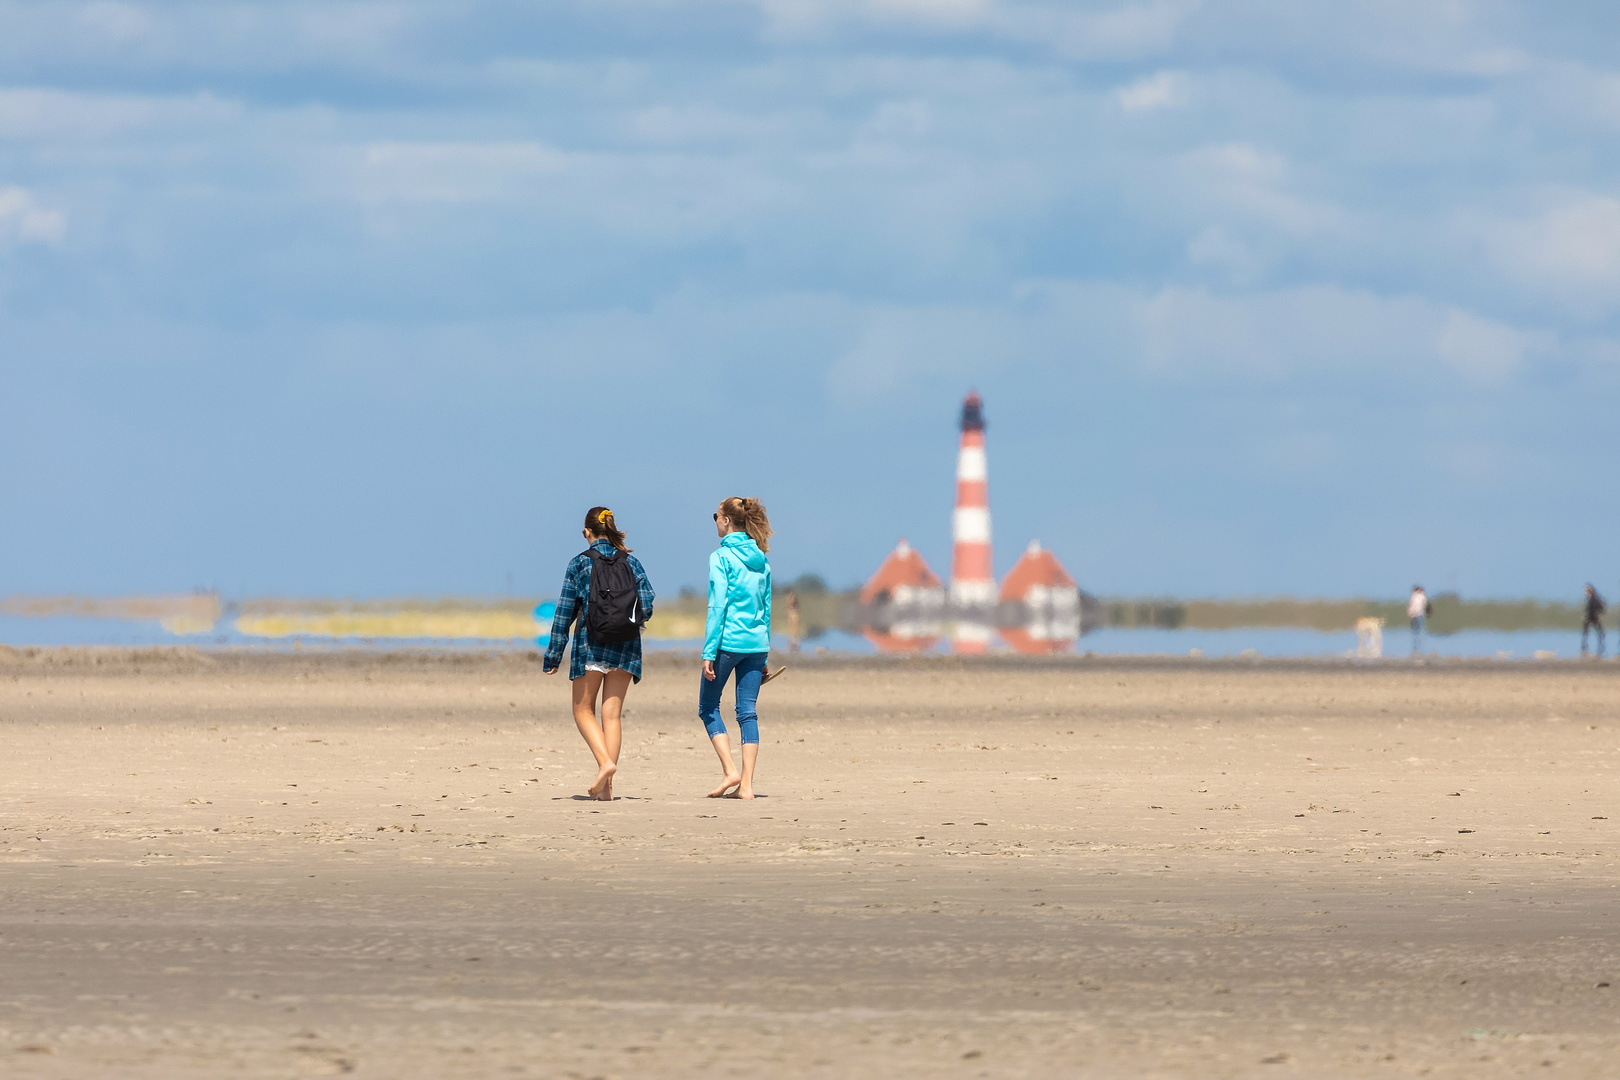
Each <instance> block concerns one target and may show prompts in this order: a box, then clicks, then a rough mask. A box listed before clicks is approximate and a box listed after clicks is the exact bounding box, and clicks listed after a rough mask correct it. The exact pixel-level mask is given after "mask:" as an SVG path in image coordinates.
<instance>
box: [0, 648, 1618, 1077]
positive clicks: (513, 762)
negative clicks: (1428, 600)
mask: <svg viewBox="0 0 1620 1080" xmlns="http://www.w3.org/2000/svg"><path fill="white" fill-rule="evenodd" d="M696 689H697V675H696V671H695V664H694V662H693V661H692V660H691V659H690V658H688V659H684V660H682V659H677V658H672V657H667V656H663V657H656V658H651V659H650V660H649V663H648V673H647V677H646V679H645V680H644V681H643V682H642V683H641V684H640V685H639V686H637V687H635V688H634V689H633V691H632V694H631V697H630V700H629V708H628V711H627V716H626V738H625V749H624V757H623V762H622V766H621V772H620V775H619V779H618V781H617V784H616V793H617V795H618V796H619V798H618V800H617V801H615V802H614V803H612V804H600V803H594V802H587V801H584V800H583V798H582V797H581V793H582V791H583V789H584V787H585V785H586V784H587V783H588V781H589V778H590V777H591V776H592V775H593V773H594V769H592V768H591V767H590V759H589V755H588V754H587V753H586V751H585V749H584V747H583V744H582V743H581V741H580V739H579V737H578V736H577V734H576V733H575V731H574V729H573V723H572V720H571V719H570V717H569V714H568V710H567V690H568V684H567V682H566V681H565V680H564V679H562V678H561V677H553V678H547V677H544V676H542V675H541V674H540V671H539V667H538V665H537V664H535V663H533V662H532V661H530V660H528V659H527V658H525V657H522V656H517V655H490V656H461V657H456V656H439V657H433V656H424V655H385V654H377V653H362V652H353V653H330V654H320V655H298V654H295V653H283V654H278V655H268V656H267V655H239V654H230V653H226V654H218V655H213V656H197V655H191V656H188V655H186V654H183V653H147V654H128V653H117V652H113V651H105V652H99V653H98V652H93V651H79V652H69V653H60V654H50V655H47V656H43V657H34V658H30V657H27V656H23V655H20V654H11V655H8V656H5V657H0V732H3V737H4V747H5V752H4V754H3V756H0V895H3V898H4V905H3V908H0V912H3V914H0V1076H29V1077H63V1078H66V1077H75V1078H83V1077H153V1078H156V1077H164V1078H178V1077H217V1076H225V1075H230V1076H240V1077H287V1076H301V1075H323V1074H332V1075H337V1074H353V1075H355V1076H372V1077H402V1078H415V1077H422V1078H427V1077H434V1078H438V1077H447V1076H455V1077H486V1076H487V1077H508V1076H518V1075H528V1076H555V1077H578V1078H587V1077H604V1078H607V1077H632V1076H658V1077H699V1076H704V1077H709V1076H739V1077H740V1076H757V1077H765V1076H805V1077H844V1076H852V1075H873V1076H875V1075H884V1074H888V1075H897V1076H942V1077H980V1076H989V1077H1022V1076H1029V1077H1037V1076H1039V1077H1052V1076H1072V1075H1086V1076H1099V1077H1105V1076H1163V1077H1247V1076H1256V1077H1277V1076H1288V1075H1295V1076H1312V1077H1322V1076H1353V1077H1359V1076H1392V1075H1393V1076H1401V1075H1414V1076H1415V1075H1423V1076H1431V1077H1459V1078H1460V1077H1481V1076H1521V1075H1528V1074H1536V1075H1564V1076H1583V1077H1586V1076H1589V1077H1605V1076H1614V1075H1616V1072H1617V1069H1620V1066H1617V1064H1616V1063H1617V1062H1620V1021H1617V1018H1620V997H1617V995H1620V989H1617V987H1620V891H1617V888H1616V887H1617V885H1620V866H1617V857H1616V853H1617V851H1620V784H1617V779H1620V777H1617V774H1616V768H1617V766H1620V719H1617V716H1620V714H1617V706H1620V665H1614V664H1608V663H1603V664H1599V663H1591V664H1585V665H1581V664H1575V663H1546V664H1534V663H1518V664H1507V663H1499V664H1485V663H1480V664H1461V663H1458V664H1440V665H1431V666H1420V667H1419V666H1413V667H1409V666H1404V665H1402V664H1398V663H1394V664H1388V665H1383V666H1363V667H1357V666H1352V665H1349V664H1328V663H1282V662H1262V663H1238V662H1233V663H1215V662H1197V661H1177V662H1154V661H1127V660H1111V661H1105V660H1085V659H1070V660H1065V661H1052V662H1046V663H1039V662H1027V663H1026V662H1018V661H1005V660H1001V661H998V660H987V661H984V662H979V663H968V662H962V661H954V660H948V659H930V660H916V661H904V660H893V661H859V662H854V661H844V662H835V661H826V660H822V661H817V660H814V659H808V658H807V659H805V660H796V661H794V666H793V667H792V669H791V670H790V671H789V673H788V674H787V675H786V676H785V677H784V678H783V679H781V680H779V681H778V682H775V683H772V684H771V685H770V686H768V687H767V688H766V690H765V693H764V695H763V697H762V700H761V730H762V738H763V744H762V754H761V764H760V773H759V778H758V790H759V791H760V792H761V793H762V795H764V796H765V797H764V798H761V799H758V800H756V801H754V802H752V803H743V802H737V801H734V800H726V801H721V800H709V799H705V798H703V797H702V793H703V792H705V791H707V790H708V789H709V787H711V786H712V785H713V783H714V781H715V779H716V778H717V770H716V767H715V763H714V759H713V754H712V752H711V751H710V749H709V747H708V744H707V742H706V740H705V738H704V735H703V731H702V728H701V725H700V724H699V722H698V720H697V719H696V716H695V696H696ZM728 699H729V695H728ZM727 712H728V714H729V701H728V709H727ZM734 738H735V736H734Z"/></svg>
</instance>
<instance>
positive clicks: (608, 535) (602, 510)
mask: <svg viewBox="0 0 1620 1080" xmlns="http://www.w3.org/2000/svg"><path fill="white" fill-rule="evenodd" d="M585 531H586V532H588V533H590V534H591V535H592V536H599V537H601V538H602V539H603V540H606V541H607V542H608V543H610V544H612V545H613V546H614V547H616V548H618V549H619V550H620V551H624V552H628V551H629V550H630V548H629V547H628V546H626V545H625V542H624V533H622V532H620V531H619V527H618V526H617V525H615V524H614V523H613V511H611V510H609V509H608V508H607V507H605V506H593V507H591V508H590V509H589V510H587V511H586V512H585Z"/></svg>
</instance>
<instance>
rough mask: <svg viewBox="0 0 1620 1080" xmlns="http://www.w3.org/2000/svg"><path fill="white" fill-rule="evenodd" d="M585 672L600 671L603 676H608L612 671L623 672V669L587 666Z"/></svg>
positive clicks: (604, 665)
mask: <svg viewBox="0 0 1620 1080" xmlns="http://www.w3.org/2000/svg"><path fill="white" fill-rule="evenodd" d="M585 670H586V671H600V672H601V673H602V674H603V675H606V674H607V673H608V672H610V671H622V670H623V669H622V668H616V667H611V666H609V665H607V664H586V665H585Z"/></svg>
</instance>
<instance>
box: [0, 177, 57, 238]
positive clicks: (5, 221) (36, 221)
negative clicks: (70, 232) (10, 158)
mask: <svg viewBox="0 0 1620 1080" xmlns="http://www.w3.org/2000/svg"><path fill="white" fill-rule="evenodd" d="M66 230H67V217H66V216H65V215H63V214H62V212H61V211H59V210H47V209H45V208H44V207H42V206H40V205H39V203H38V202H37V201H35V199H34V196H33V193H32V192H30V191H28V190H27V189H26V188H20V187H8V188H0V247H9V246H11V245H14V244H55V243H57V242H59V241H60V240H61V239H62V234H63V233H64V232H65V231H66Z"/></svg>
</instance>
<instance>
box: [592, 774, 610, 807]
mask: <svg viewBox="0 0 1620 1080" xmlns="http://www.w3.org/2000/svg"><path fill="white" fill-rule="evenodd" d="M596 801H597V802H612V801H613V778H612V777H611V776H610V777H608V782H607V786H606V787H604V788H603V789H602V793H601V794H600V795H598V796H597V797H596Z"/></svg>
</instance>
